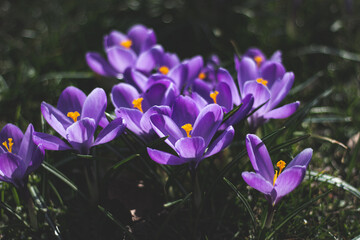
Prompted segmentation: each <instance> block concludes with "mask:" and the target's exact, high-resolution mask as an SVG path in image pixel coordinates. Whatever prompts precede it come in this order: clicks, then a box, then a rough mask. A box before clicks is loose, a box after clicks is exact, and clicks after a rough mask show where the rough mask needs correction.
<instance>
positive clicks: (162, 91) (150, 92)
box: [143, 79, 176, 106]
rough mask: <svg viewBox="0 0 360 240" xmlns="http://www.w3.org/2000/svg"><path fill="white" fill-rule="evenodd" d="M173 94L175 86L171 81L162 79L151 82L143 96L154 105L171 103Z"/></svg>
mask: <svg viewBox="0 0 360 240" xmlns="http://www.w3.org/2000/svg"><path fill="white" fill-rule="evenodd" d="M175 94H176V93H175V86H174V84H173V83H172V81H169V80H166V79H164V80H159V81H157V82H155V83H154V84H152V85H151V86H150V87H149V88H148V89H147V90H146V92H145V93H144V95H143V96H144V99H146V100H147V102H148V103H149V105H150V106H154V105H164V104H166V103H168V104H170V103H172V102H173V101H174V98H175ZM171 98H172V99H171Z"/></svg>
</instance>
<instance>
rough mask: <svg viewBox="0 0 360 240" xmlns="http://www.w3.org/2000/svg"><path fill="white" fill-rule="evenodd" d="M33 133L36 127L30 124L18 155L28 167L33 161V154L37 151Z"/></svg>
mask: <svg viewBox="0 0 360 240" xmlns="http://www.w3.org/2000/svg"><path fill="white" fill-rule="evenodd" d="M33 132H34V127H33V125H32V124H29V126H28V127H27V129H26V132H25V134H24V137H23V139H22V141H21V145H20V149H19V153H18V155H19V156H20V157H21V158H22V161H23V162H24V164H25V165H26V166H28V165H29V163H30V161H31V159H32V154H33V152H34V151H35V148H36V147H37V146H36V144H35V143H34V141H33Z"/></svg>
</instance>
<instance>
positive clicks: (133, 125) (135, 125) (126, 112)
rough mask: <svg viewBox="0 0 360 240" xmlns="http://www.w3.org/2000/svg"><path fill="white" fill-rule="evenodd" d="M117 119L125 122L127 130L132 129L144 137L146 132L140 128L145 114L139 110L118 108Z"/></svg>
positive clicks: (116, 111)
mask: <svg viewBox="0 0 360 240" xmlns="http://www.w3.org/2000/svg"><path fill="white" fill-rule="evenodd" d="M115 114H116V116H117V117H121V118H123V119H124V120H125V123H126V128H128V129H130V131H132V132H133V133H134V134H136V135H142V134H143V133H144V132H143V130H142V129H141V127H140V120H141V118H142V116H143V114H142V113H141V112H140V111H139V110H138V109H130V108H122V107H121V108H118V109H116V110H115Z"/></svg>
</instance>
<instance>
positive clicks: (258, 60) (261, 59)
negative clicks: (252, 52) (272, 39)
mask: <svg viewBox="0 0 360 240" xmlns="http://www.w3.org/2000/svg"><path fill="white" fill-rule="evenodd" d="M254 60H255V62H256V64H257V66H258V67H260V65H261V63H262V62H263V61H264V58H263V57H262V56H256V57H254Z"/></svg>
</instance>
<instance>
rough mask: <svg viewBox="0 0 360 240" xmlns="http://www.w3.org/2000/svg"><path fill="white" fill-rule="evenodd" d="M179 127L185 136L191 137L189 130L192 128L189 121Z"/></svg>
mask: <svg viewBox="0 0 360 240" xmlns="http://www.w3.org/2000/svg"><path fill="white" fill-rule="evenodd" d="M181 128H182V129H184V130H185V132H186V135H187V137H191V135H190V131H191V130H192V129H193V128H192V125H191V124H190V123H187V124H185V125H183V126H182V127H181Z"/></svg>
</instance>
